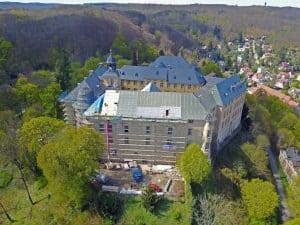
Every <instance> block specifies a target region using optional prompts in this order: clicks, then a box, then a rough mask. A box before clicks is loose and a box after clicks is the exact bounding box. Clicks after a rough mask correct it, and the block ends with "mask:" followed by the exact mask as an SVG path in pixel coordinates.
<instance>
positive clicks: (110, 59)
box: [106, 49, 117, 71]
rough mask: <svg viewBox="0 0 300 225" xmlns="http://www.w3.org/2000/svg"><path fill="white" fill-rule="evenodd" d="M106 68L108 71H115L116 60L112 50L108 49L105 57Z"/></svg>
mask: <svg viewBox="0 0 300 225" xmlns="http://www.w3.org/2000/svg"><path fill="white" fill-rule="evenodd" d="M106 64H107V69H108V70H110V71H116V68H117V60H116V58H115V57H113V54H112V50H111V49H110V53H109V56H108V57H107V59H106Z"/></svg>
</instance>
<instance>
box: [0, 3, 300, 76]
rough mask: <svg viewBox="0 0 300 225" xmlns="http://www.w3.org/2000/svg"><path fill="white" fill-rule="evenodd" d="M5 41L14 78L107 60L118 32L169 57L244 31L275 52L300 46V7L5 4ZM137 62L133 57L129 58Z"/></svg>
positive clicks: (0, 26) (0, 14) (0, 27)
mask: <svg viewBox="0 0 300 225" xmlns="http://www.w3.org/2000/svg"><path fill="white" fill-rule="evenodd" d="M0 9H2V11H0V37H1V38H2V39H5V40H7V41H9V42H11V44H12V45H13V49H12V57H10V60H9V71H8V72H9V74H10V75H11V76H13V77H15V76H16V75H17V74H18V73H20V72H22V73H28V72H30V71H32V70H39V69H53V68H54V65H52V64H51V62H52V61H53V60H52V59H53V58H55V57H56V54H61V52H64V54H65V53H67V55H68V58H69V60H70V61H75V60H76V61H80V62H84V61H85V60H86V59H87V58H88V57H90V56H97V55H98V56H105V55H106V54H107V53H108V50H109V48H110V47H111V45H112V43H113V40H114V39H115V37H116V35H117V34H118V33H120V34H122V36H124V37H125V39H126V41H128V45H129V47H132V46H134V45H135V41H137V40H139V41H141V42H142V43H144V44H148V45H150V46H153V47H155V48H156V49H157V51H158V50H159V49H163V50H164V51H165V53H167V54H178V53H182V52H185V53H188V54H190V55H192V54H193V52H195V51H196V50H197V49H200V48H201V47H202V46H204V45H206V46H207V45H208V44H209V42H210V41H212V42H213V43H214V45H217V44H220V43H221V44H222V43H227V42H228V41H234V40H236V39H237V38H238V34H239V33H243V34H244V35H249V36H251V35H252V36H259V35H260V36H261V35H267V38H268V41H269V42H270V43H271V44H273V45H274V47H275V49H276V48H277V49H280V48H281V47H282V46H284V47H288V46H298V45H299V44H300V18H299V16H298V15H299V14H300V9H297V8H274V7H254V6H253V7H235V6H220V5H189V6H168V5H147V6H146V5H134V4H126V5H125V4H124V5H122V4H92V5H83V6H79V5H77V6H76V5H71V6H66V5H52V4H50V5H42V4H18V3H1V4H0ZM127 58H128V59H132V56H131V55H130V57H127Z"/></svg>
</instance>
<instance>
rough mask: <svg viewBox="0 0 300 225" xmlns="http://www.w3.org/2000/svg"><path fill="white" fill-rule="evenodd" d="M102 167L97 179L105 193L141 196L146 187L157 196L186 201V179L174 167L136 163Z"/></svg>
mask: <svg viewBox="0 0 300 225" xmlns="http://www.w3.org/2000/svg"><path fill="white" fill-rule="evenodd" d="M100 165H101V168H100V171H99V173H98V174H97V175H96V177H95V178H96V180H97V181H98V182H100V183H101V184H102V190H103V191H110V192H117V193H120V194H125V195H140V194H142V190H143V189H144V188H145V187H151V188H153V189H154V190H155V192H156V193H157V195H161V196H164V197H166V198H169V199H173V200H183V199H184V193H185V189H184V187H185V185H184V179H183V178H182V177H181V176H180V175H179V173H178V171H177V169H176V168H175V167H173V166H168V165H145V164H137V163H136V162H135V161H130V162H125V163H112V162H109V163H103V164H100Z"/></svg>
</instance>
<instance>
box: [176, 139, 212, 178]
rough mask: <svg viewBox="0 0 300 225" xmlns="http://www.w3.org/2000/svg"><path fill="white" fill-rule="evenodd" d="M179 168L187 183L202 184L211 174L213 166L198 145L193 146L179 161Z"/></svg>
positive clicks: (190, 146) (189, 147)
mask: <svg viewBox="0 0 300 225" xmlns="http://www.w3.org/2000/svg"><path fill="white" fill-rule="evenodd" d="M177 164H178V167H179V170H180V173H181V174H182V176H183V177H184V178H185V179H186V181H187V182H189V183H191V182H195V183H199V184H200V183H202V182H203V181H205V180H206V179H207V178H208V176H209V174H210V172H211V166H210V162H209V160H208V159H207V156H206V155H205V154H204V153H203V151H202V149H201V147H200V146H199V145H197V144H191V145H189V146H188V147H187V149H186V150H185V151H184V152H183V153H182V154H181V156H180V157H179V159H178V162H177Z"/></svg>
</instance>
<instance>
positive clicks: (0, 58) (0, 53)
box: [0, 39, 13, 70]
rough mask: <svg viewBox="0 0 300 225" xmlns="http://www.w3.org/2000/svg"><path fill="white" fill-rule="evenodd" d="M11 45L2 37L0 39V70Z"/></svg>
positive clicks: (3, 65) (3, 67)
mask: <svg viewBox="0 0 300 225" xmlns="http://www.w3.org/2000/svg"><path fill="white" fill-rule="evenodd" d="M12 48H13V45H12V44H11V43H10V42H9V41H6V40H4V39H0V70H3V69H5V66H6V63H7V60H8V57H9V54H10V52H11V50H12Z"/></svg>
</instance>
